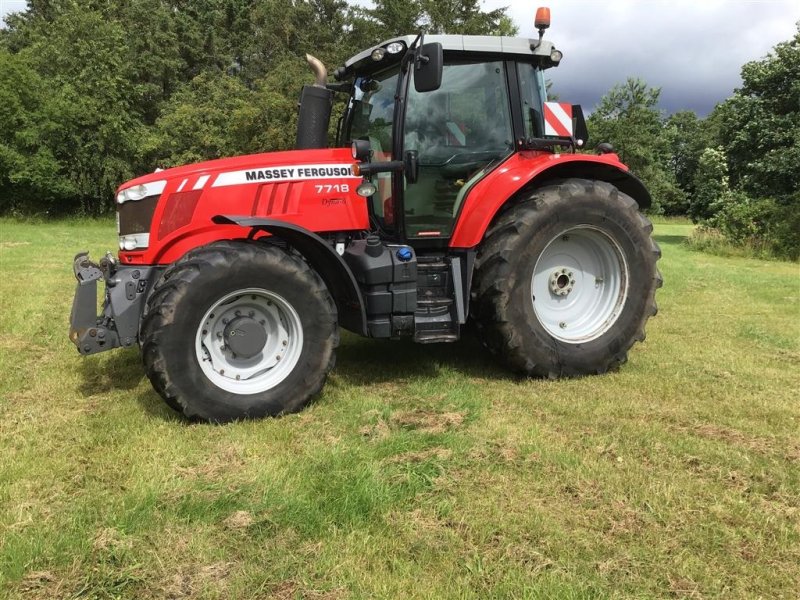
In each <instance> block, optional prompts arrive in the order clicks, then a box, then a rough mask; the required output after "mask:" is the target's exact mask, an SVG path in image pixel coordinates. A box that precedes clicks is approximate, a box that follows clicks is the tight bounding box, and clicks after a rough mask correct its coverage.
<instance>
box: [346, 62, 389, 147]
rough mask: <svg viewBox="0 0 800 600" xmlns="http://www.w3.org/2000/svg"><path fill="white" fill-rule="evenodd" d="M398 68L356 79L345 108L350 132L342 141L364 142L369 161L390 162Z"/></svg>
mask: <svg viewBox="0 0 800 600" xmlns="http://www.w3.org/2000/svg"><path fill="white" fill-rule="evenodd" d="M398 73H399V68H394V69H390V70H389V71H384V72H383V73H380V74H378V75H375V76H373V77H359V78H358V79H356V80H355V83H354V92H353V97H352V98H351V99H350V105H349V106H348V109H347V110H348V113H349V115H348V116H349V118H348V119H347V121H348V122H349V124H350V131H349V132H347V131H346V132H345V136H344V139H345V140H368V141H369V143H370V147H371V148H372V151H373V157H372V159H373V160H376V161H385V160H391V156H392V120H393V117H394V96H395V92H396V91H397V75H398Z"/></svg>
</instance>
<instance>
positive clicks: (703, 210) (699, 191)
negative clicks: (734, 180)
mask: <svg viewBox="0 0 800 600" xmlns="http://www.w3.org/2000/svg"><path fill="white" fill-rule="evenodd" d="M692 187H693V189H694V193H693V194H692V197H691V200H690V202H689V216H690V217H692V219H693V220H694V221H695V222H697V221H703V220H707V219H710V218H711V217H713V216H714V215H715V214H716V213H717V212H718V211H719V209H720V207H721V202H722V201H723V199H724V198H725V197H726V195H727V194H729V193H730V191H731V189H730V185H729V184H728V165H727V161H726V157H725V151H724V150H723V149H722V148H706V149H705V150H704V151H703V153H702V154H701V155H700V158H699V160H698V161H697V168H696V169H695V173H694V181H693V182H692Z"/></svg>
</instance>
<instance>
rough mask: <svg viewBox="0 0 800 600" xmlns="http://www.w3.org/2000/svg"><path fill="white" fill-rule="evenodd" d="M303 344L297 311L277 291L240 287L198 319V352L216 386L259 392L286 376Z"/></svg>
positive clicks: (204, 369) (232, 390) (237, 392)
mask: <svg viewBox="0 0 800 600" xmlns="http://www.w3.org/2000/svg"><path fill="white" fill-rule="evenodd" d="M302 349H303V328H302V324H301V322H300V317H299V315H298V314H297V311H295V310H294V308H292V306H291V305H290V304H289V303H288V302H287V301H286V300H284V299H283V298H282V297H280V296H278V295H277V294H275V293H273V292H269V291H267V290H264V289H261V288H248V289H243V290H238V291H236V292H233V293H231V294H228V295H227V296H225V297H223V298H222V299H221V300H218V301H217V302H215V303H214V304H213V305H212V306H211V308H210V309H209V310H208V311H207V312H206V314H205V316H204V317H203V319H202V320H201V321H200V324H199V327H198V330H197V336H196V340H195V353H196V356H197V362H198V363H199V364H200V368H201V369H202V370H203V373H205V375H206V377H208V378H209V379H210V380H211V381H212V382H213V383H214V385H216V386H217V387H220V388H222V389H223V390H226V391H228V392H234V393H236V394H257V393H260V392H264V391H266V390H269V389H271V388H273V387H275V386H276V385H278V384H279V383H280V382H281V381H283V380H284V379H286V377H288V376H289V374H290V373H291V372H292V371H293V370H294V368H295V366H296V365H297V361H298V360H299V359H300V352H301V351H302Z"/></svg>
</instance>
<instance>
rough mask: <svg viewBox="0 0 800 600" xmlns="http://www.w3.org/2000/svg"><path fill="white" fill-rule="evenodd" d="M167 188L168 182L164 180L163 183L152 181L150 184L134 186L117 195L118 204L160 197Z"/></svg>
mask: <svg viewBox="0 0 800 600" xmlns="http://www.w3.org/2000/svg"><path fill="white" fill-rule="evenodd" d="M166 186H167V182H166V180H163V179H162V180H161V181H151V182H150V183H140V184H139V185H133V186H131V187H129V188H125V189H124V190H120V192H119V193H118V194H117V203H118V204H122V203H123V202H127V201H128V200H141V199H142V198H147V197H148V196H158V195H159V194H161V192H163V191H164V188H165V187H166Z"/></svg>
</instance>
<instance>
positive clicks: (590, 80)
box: [483, 0, 800, 115]
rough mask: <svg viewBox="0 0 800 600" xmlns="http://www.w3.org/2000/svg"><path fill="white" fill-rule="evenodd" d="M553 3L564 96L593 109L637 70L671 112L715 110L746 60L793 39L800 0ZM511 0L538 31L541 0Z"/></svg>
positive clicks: (523, 31)
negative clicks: (657, 90) (535, 18)
mask: <svg viewBox="0 0 800 600" xmlns="http://www.w3.org/2000/svg"><path fill="white" fill-rule="evenodd" d="M540 1H541V3H542V4H545V5H546V6H549V7H550V13H551V26H550V29H549V30H548V31H547V33H546V34H545V37H547V38H548V39H550V40H551V41H552V42H554V43H555V44H556V47H557V48H559V49H560V50H561V51H562V52H563V53H564V60H563V61H562V62H561V65H559V67H558V68H556V69H553V70H552V71H550V73H548V75H549V77H550V78H551V79H552V80H553V85H554V91H555V92H557V93H558V94H559V96H560V98H561V100H564V101H569V102H574V103H576V104H583V105H584V106H585V107H587V108H589V107H592V106H594V104H595V103H596V102H597V101H598V100H599V98H600V96H602V95H603V93H605V92H606V91H607V90H608V89H609V88H610V87H611V86H612V85H613V84H615V83H619V82H622V81H624V80H625V79H626V78H627V77H629V76H637V77H641V78H643V79H644V80H645V81H647V83H648V84H650V85H652V86H659V87H661V88H662V92H661V106H662V108H664V109H665V110H667V111H669V112H674V111H676V110H681V109H692V110H695V111H697V112H698V113H699V114H703V115H704V114H706V113H708V112H709V111H710V110H711V109H712V108H713V107H714V105H715V104H716V103H717V102H719V101H720V100H723V99H725V98H727V97H728V96H729V95H730V94H731V92H733V89H734V88H736V87H738V86H739V85H740V84H741V79H740V77H739V72H740V69H741V66H742V65H743V64H744V63H745V62H747V61H750V60H754V59H757V58H761V57H763V56H764V55H766V54H767V53H768V52H769V51H770V49H771V48H772V47H773V46H774V45H775V44H776V43H777V42H781V41H785V40H788V39H790V38H791V37H792V36H793V35H794V33H795V32H796V31H797V29H796V25H795V23H796V22H797V21H798V20H800V1H798V0H757V1H756V0H727V1H724V0H693V1H692V0H669V1H662V0H638V1H636V0H551V1H550V2H549V4H548V3H547V2H546V0H540ZM483 5H484V6H485V8H486V9H493V8H496V7H500V6H508V7H509V14H510V15H511V17H512V19H513V20H514V22H515V23H516V24H517V26H518V27H519V30H520V35H522V36H526V37H531V36H534V35H535V30H534V27H533V14H534V13H535V7H536V6H537V3H536V2H530V1H527V0H525V1H523V0H510V1H503V0H485V1H484V4H483Z"/></svg>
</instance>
